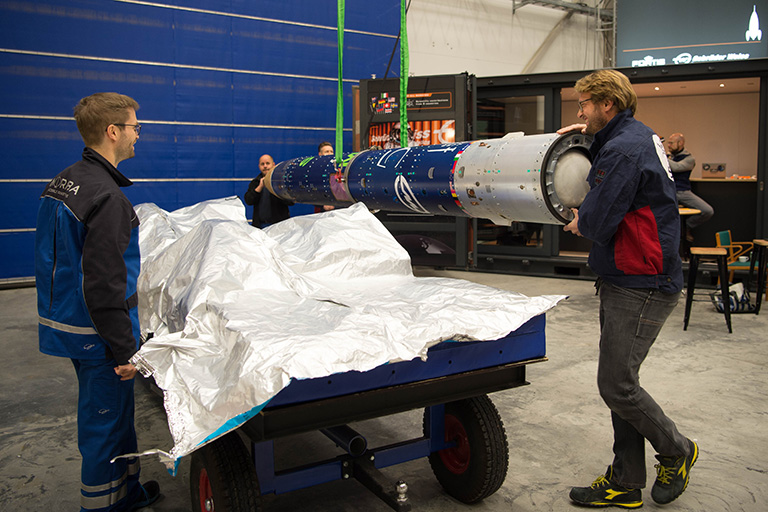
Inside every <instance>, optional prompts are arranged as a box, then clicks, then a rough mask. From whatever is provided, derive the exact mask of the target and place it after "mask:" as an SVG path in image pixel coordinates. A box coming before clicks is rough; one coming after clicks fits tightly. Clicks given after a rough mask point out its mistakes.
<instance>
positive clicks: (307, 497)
mask: <svg viewBox="0 0 768 512" xmlns="http://www.w3.org/2000/svg"><path fill="white" fill-rule="evenodd" d="M417 273H418V275H439V276H445V277H458V278H464V279H469V280H471V281H477V282H481V283H484V284H489V285H492V286H496V287H499V288H504V289H510V290H514V291H518V292H521V293H524V294H526V295H540V294H553V293H554V294H567V295H569V297H570V298H569V299H568V300H567V301H564V302H562V303H561V304H560V305H558V306H557V307H556V308H554V309H553V310H552V311H550V312H549V313H548V314H547V355H548V358H549V361H547V362H544V363H539V364H535V365H531V366H529V367H528V380H529V381H530V382H531V385H530V386H526V387H522V388H516V389H511V390H507V391H502V392H499V393H494V394H493V395H491V397H492V399H493V401H494V403H495V404H496V406H497V408H498V409H499V412H500V414H501V416H502V418H503V420H504V423H505V426H506V431H507V436H508V439H509V446H510V465H509V473H508V476H507V479H506V481H505V482H504V485H503V486H502V488H501V489H500V490H499V491H498V492H496V493H495V494H494V495H492V496H490V497H488V498H487V499H486V500H484V501H483V502H481V503H480V504H478V505H476V506H472V507H469V506H466V505H464V504H462V503H459V502H457V501H455V500H453V499H452V498H450V497H448V496H447V495H446V494H445V493H444V492H443V490H442V488H441V487H440V485H439V484H438V483H437V481H436V480H435V478H434V477H433V475H432V473H431V470H430V467H429V464H428V462H427V460H426V459H419V460H415V461H412V462H408V463H405V464H401V465H398V466H394V467H391V468H387V469H385V470H384V472H385V473H386V474H387V475H388V476H391V477H392V479H393V480H396V479H399V478H403V479H405V480H406V482H407V483H408V485H409V488H410V491H409V497H410V499H411V502H412V505H413V510H420V511H428V510H434V511H441V512H446V511H447V512H450V511H465V510H474V511H509V510H512V511H517V512H527V511H537V512H538V511H545V510H551V511H561V510H575V509H576V507H574V506H573V505H571V503H570V501H569V499H568V491H569V489H570V487H571V486H573V485H589V484H590V483H591V482H592V480H594V479H595V477H597V476H598V475H600V474H601V473H602V472H604V471H605V468H606V466H607V465H608V464H609V463H610V461H611V458H612V453H611V436H612V434H611V428H610V416H609V413H608V410H607V408H606V407H605V406H604V405H603V403H602V401H601V399H600V397H599V396H598V393H597V388H596V384H595V372H596V366H597V337H598V325H597V305H598V300H597V297H595V295H594V288H593V285H592V283H591V282H587V281H577V280H562V279H548V278H536V277H527V276H526V277H521V276H504V275H498V274H482V273H466V272H438V271H433V270H428V269H417ZM699 298H700V299H706V301H702V302H696V303H694V308H693V313H692V320H691V325H690V326H689V328H688V331H683V329H682V323H683V320H682V318H683V304H682V303H681V304H680V305H679V306H678V307H677V309H676V310H675V311H674V312H673V314H672V316H671V318H670V319H669V321H668V322H667V324H666V325H665V327H664V329H663V330H662V332H661V335H660V337H659V339H658V340H657V342H656V345H655V346H654V348H653V350H652V351H651V354H650V355H649V357H648V359H647V360H646V363H645V365H644V366H643V373H642V381H643V385H644V386H645V387H646V389H648V390H649V391H650V392H651V394H652V395H653V396H655V397H656V399H657V401H658V402H659V403H660V404H661V406H662V407H663V408H664V409H665V411H666V412H667V414H669V415H670V417H671V418H673V419H674V421H675V422H676V423H677V425H678V427H679V428H680V430H681V431H682V432H683V433H684V434H685V435H687V436H689V437H691V438H693V439H696V440H698V442H699V445H700V448H701V455H700V458H699V461H698V462H697V463H696V466H695V467H694V469H693V471H692V476H691V481H690V485H689V487H688V490H687V491H686V492H685V493H684V494H683V495H682V496H681V497H680V498H679V499H678V500H677V501H675V502H674V503H672V504H670V505H667V506H665V507H660V506H657V505H656V504H655V503H654V502H653V501H652V500H651V498H650V486H651V485H652V483H653V478H654V477H655V472H654V470H653V464H654V463H655V462H656V461H655V459H654V458H653V451H652V448H651V447H650V445H649V446H648V450H647V459H648V470H649V476H648V488H647V489H646V490H645V493H644V499H645V508H646V509H651V510H655V509H660V508H665V509H667V510H677V511H697V512H698V511H707V512H718V511H742V510H743V511H764V510H766V509H768V429H767V428H766V425H767V424H768V400H766V393H767V392H768V372H767V371H766V365H768V342H767V341H768V340H767V339H766V338H767V337H766V334H765V333H766V330H767V329H768V311H766V310H764V312H763V314H761V315H760V316H755V315H735V316H734V317H733V325H734V328H733V330H734V332H733V334H728V332H727V329H726V327H725V322H724V320H723V316H722V315H721V314H718V313H716V312H715V311H714V309H713V308H712V306H711V304H710V303H709V301H708V298H707V297H706V295H702V296H701V297H699V296H698V294H697V299H699ZM0 322H2V324H0V325H2V332H0V351H2V355H3V357H2V358H0V510H9V511H10V510H14V511H43V510H46V511H59V510H71V511H74V510H77V508H78V503H79V500H78V489H79V467H80V455H79V453H78V451H77V444H76V396H77V389H76V380H75V375H74V371H73V369H72V365H71V363H70V362H69V361H68V360H66V359H62V358H56V357H50V356H45V355H42V354H40V353H39V352H38V350H37V327H36V312H35V290H34V289H33V288H26V289H17V290H2V291H0ZM136 395H137V410H136V425H137V429H138V436H139V447H140V449H142V450H144V449H149V448H155V447H159V448H162V449H165V450H168V449H170V448H171V440H170V435H169V433H168V429H167V424H166V421H165V414H164V411H163V409H162V405H161V403H160V401H159V398H158V397H157V396H155V395H153V394H152V393H151V392H150V391H149V390H148V388H147V387H146V386H145V385H138V386H137V388H136ZM421 414H422V413H421V411H411V412H408V413H404V414H399V415H395V416H390V417H387V418H381V419H376V420H369V421H366V422H362V423H361V424H356V425H354V426H355V428H356V429H357V430H358V431H360V432H362V433H364V434H366V435H368V436H370V437H369V445H373V446H375V445H376V444H377V443H376V441H378V440H401V439H404V438H405V436H411V435H412V436H414V437H415V436H418V435H419V433H420V428H421ZM327 445H329V441H327V440H326V439H325V438H324V437H322V436H321V435H320V434H317V433H310V434H304V435H301V436H295V437H293V438H290V439H289V440H287V441H284V442H280V443H278V444H277V446H276V451H277V453H278V456H279V457H281V456H283V455H284V456H285V457H286V458H288V459H290V458H291V457H294V456H295V455H296V454H297V453H307V452H317V454H318V455H319V456H321V457H325V456H326V455H324V454H323V451H324V450H328V449H329V448H328V446H327ZM330 449H333V447H332V446H331V447H330ZM335 453H337V452H334V454H335ZM188 474H189V461H188V460H182V462H181V466H180V472H179V475H178V476H177V477H175V478H174V477H171V476H170V475H169V474H168V473H167V472H166V471H165V468H164V467H163V466H162V465H161V464H160V463H159V462H157V461H156V459H152V458H148V459H146V460H144V462H143V470H142V476H143V479H145V480H146V479H157V480H159V481H160V485H161V489H162V493H163V495H164V497H163V499H162V500H161V501H159V502H158V503H156V504H155V505H154V506H152V507H151V508H147V509H145V510H147V511H149V512H152V511H156V512H161V511H163V512H181V511H187V510H190V498H189V490H188V489H189V486H188ZM264 505H265V510H267V511H274V512H287V511H304V510H306V511H313V512H315V511H319V512H324V511H350V512H351V511H361V510H365V511H373V512H376V511H382V512H384V511H386V510H389V509H388V508H387V506H386V505H384V504H383V503H382V502H381V501H379V500H378V499H377V498H375V497H374V496H373V495H371V494H370V493H369V492H368V491H367V490H365V489H364V488H363V487H362V486H361V485H360V484H359V483H357V482H355V481H344V482H333V483H329V484H324V485H320V486H315V487H312V488H309V489H304V490H300V491H294V492H292V493H287V494H283V495H279V496H276V495H267V496H265V497H264Z"/></svg>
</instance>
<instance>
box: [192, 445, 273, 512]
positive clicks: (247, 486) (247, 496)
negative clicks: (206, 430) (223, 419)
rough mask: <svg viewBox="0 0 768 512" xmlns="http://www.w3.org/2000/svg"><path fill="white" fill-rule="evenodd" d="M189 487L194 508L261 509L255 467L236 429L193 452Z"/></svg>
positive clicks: (205, 511)
mask: <svg viewBox="0 0 768 512" xmlns="http://www.w3.org/2000/svg"><path fill="white" fill-rule="evenodd" d="M189 489H190V494H191V498H192V510H193V511H194V512H262V506H261V493H260V491H259V481H258V478H257V476H256V468H255V467H254V465H253V462H252V461H251V459H250V456H249V454H248V450H247V449H246V448H245V444H243V441H242V440H241V439H240V436H238V435H237V433H236V432H230V433H229V434H227V435H225V436H223V437H221V438H219V439H217V440H215V441H213V442H212V443H209V444H207V445H205V446H203V447H202V448H200V449H198V450H197V451H195V452H194V453H192V468H191V470H190V473H189ZM207 498H210V500H211V501H209V502H208V504H209V505H210V506H211V507H212V508H206V507H205V501H206V499H207Z"/></svg>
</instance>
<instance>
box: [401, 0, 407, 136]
mask: <svg viewBox="0 0 768 512" xmlns="http://www.w3.org/2000/svg"><path fill="white" fill-rule="evenodd" d="M405 13H406V8H405V0H400V147H401V148H407V147H408V107H407V102H408V26H407V24H406V22H405Z"/></svg>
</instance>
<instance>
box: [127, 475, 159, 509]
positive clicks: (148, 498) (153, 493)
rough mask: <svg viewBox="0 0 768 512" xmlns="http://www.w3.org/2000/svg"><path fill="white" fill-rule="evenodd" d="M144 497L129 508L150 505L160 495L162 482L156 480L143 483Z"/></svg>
mask: <svg viewBox="0 0 768 512" xmlns="http://www.w3.org/2000/svg"><path fill="white" fill-rule="evenodd" d="M141 489H142V496H143V499H141V500H139V501H137V502H136V503H134V504H133V505H131V508H129V509H128V510H131V511H133V510H139V509H141V508H144V507H148V506H150V505H151V504H153V503H154V502H156V501H157V499H158V498H159V497H160V484H158V483H157V482H156V481H154V480H150V481H149V482H144V483H143V484H141Z"/></svg>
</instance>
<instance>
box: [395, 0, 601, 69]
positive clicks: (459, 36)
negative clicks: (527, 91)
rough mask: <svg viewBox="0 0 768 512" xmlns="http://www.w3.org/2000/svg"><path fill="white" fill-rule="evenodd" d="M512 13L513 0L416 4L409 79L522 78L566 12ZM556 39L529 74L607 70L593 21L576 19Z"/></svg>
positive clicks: (529, 9) (530, 9) (528, 9)
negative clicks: (459, 75)
mask: <svg viewBox="0 0 768 512" xmlns="http://www.w3.org/2000/svg"><path fill="white" fill-rule="evenodd" d="M584 3H587V4H590V5H591V4H593V3H594V2H593V1H587V2H584ZM512 10H513V2H512V0H413V1H412V3H411V6H410V9H409V11H408V45H409V49H410V52H409V54H410V73H411V74H412V75H438V74H454V73H461V72H464V71H466V72H468V73H470V74H474V75H476V76H479V77H482V76H495V75H514V74H520V73H522V72H523V70H524V68H525V66H526V65H527V64H528V62H529V61H530V60H531V58H532V57H533V56H534V54H535V53H536V50H538V48H539V47H540V46H541V44H542V42H544V40H545V39H546V38H547V36H548V35H549V34H550V32H551V31H552V29H553V28H554V27H555V26H556V25H557V23H558V22H559V21H560V20H561V19H562V18H563V17H564V16H565V11H561V10H556V9H551V8H547V7H540V6H536V5H527V6H525V7H522V8H518V9H517V12H515V14H513V13H512ZM557 34H558V35H557V37H556V38H555V39H554V40H553V42H552V44H551V45H550V46H549V47H548V48H547V50H546V51H545V52H544V53H543V54H542V55H541V56H540V58H539V59H538V60H537V61H536V63H535V65H534V66H533V67H532V68H531V69H529V70H528V72H529V73H546V72H557V71H574V70H580V69H594V68H599V67H602V60H601V58H600V57H598V58H596V50H597V46H596V42H597V40H598V37H597V33H596V31H595V20H594V18H591V17H587V16H584V15H581V14H574V15H573V16H572V17H571V18H570V19H569V20H568V21H567V22H566V24H565V25H564V26H563V27H562V30H561V31H559V32H558V33H557ZM598 53H599V50H598Z"/></svg>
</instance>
